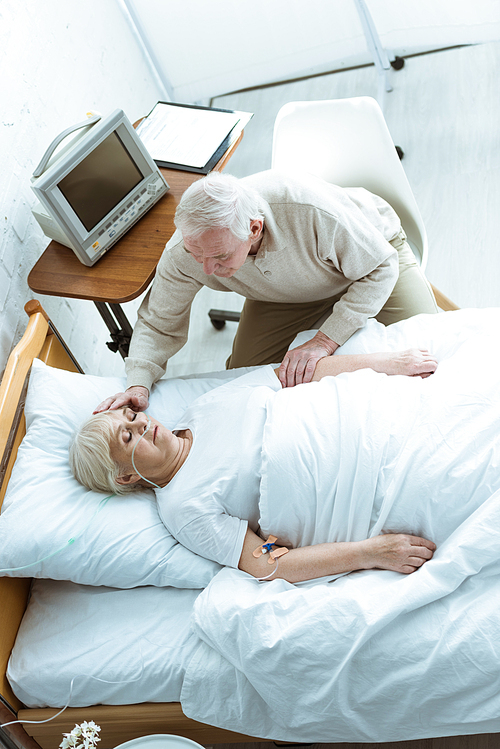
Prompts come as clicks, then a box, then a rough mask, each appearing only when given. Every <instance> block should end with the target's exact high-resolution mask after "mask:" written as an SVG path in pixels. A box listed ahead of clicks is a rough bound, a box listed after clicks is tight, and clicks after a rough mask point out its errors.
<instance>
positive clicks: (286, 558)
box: [238, 529, 436, 583]
mask: <svg viewBox="0 0 500 749" xmlns="http://www.w3.org/2000/svg"><path fill="white" fill-rule="evenodd" d="M263 543H264V541H263V540H262V538H260V536H257V534H255V533H254V532H253V531H251V530H250V529H248V530H247V533H246V536H245V540H244V543H243V551H242V553H241V557H240V562H239V565H238V566H239V569H240V570H243V571H244V572H248V573H249V574H250V575H253V576H254V577H258V578H264V577H267V576H268V575H269V574H270V573H271V572H272V571H273V570H274V569H275V568H276V563H275V562H273V564H269V555H268V554H263V555H262V556H259V557H257V558H256V557H254V555H253V552H254V551H255V549H257V548H258V547H259V546H261V545H262V544H263ZM278 543H279V539H278ZM435 550H436V544H434V543H433V542H432V541H427V539H425V538H419V537H418V536H409V535H406V534H401V533H397V534H396V533H386V534H383V535H382V536H375V537H374V538H368V539H366V541H348V542H343V543H326V544H317V545H316V546H304V547H302V548H299V549H290V551H289V552H288V553H287V554H284V555H283V556H281V557H280V558H279V565H278V569H277V570H276V572H275V574H274V575H273V576H272V577H271V578H270V580H275V579H276V578H282V579H284V580H288V582H290V583H298V582H301V581H303V580H313V579H314V578H317V577H324V576H327V575H340V574H342V573H344V572H353V571H354V570H369V569H375V568H376V569H382V570H394V571H395V572H401V573H403V574H409V573H410V572H415V570H417V569H418V568H419V567H421V566H422V565H423V564H424V562H426V561H427V560H428V559H431V558H432V555H433V554H434V551H435Z"/></svg>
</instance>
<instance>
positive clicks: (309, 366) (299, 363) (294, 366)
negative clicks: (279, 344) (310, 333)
mask: <svg viewBox="0 0 500 749" xmlns="http://www.w3.org/2000/svg"><path fill="white" fill-rule="evenodd" d="M337 349H338V344H337V343H335V341H332V340H331V338H328V336H326V335H325V334H324V333H322V332H321V331H319V330H318V332H317V333H316V335H315V336H314V337H313V338H311V340H310V341H306V343H303V344H302V346H297V348H294V349H291V350H290V351H287V353H286V356H285V358H284V359H283V361H282V362H281V365H280V368H279V370H278V377H279V379H280V382H281V384H282V386H283V387H284V388H286V387H293V386H294V385H300V384H301V383H303V382H311V380H312V378H313V375H314V370H315V369H316V364H317V363H318V361H319V360H320V359H323V357H325V356H331V354H333V353H334V352H335V351H336V350H337Z"/></svg>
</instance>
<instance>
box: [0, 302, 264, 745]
mask: <svg viewBox="0 0 500 749" xmlns="http://www.w3.org/2000/svg"><path fill="white" fill-rule="evenodd" d="M25 310H26V312H27V314H28V315H29V321H28V326H27V329H26V332H25V334H24V336H23V337H22V339H21V341H20V342H19V343H18V345H17V346H16V347H15V348H14V350H13V351H12V354H11V355H10V357H9V360H8V363H7V367H6V369H5V373H4V376H3V379H2V383H1V385H0V455H2V463H1V467H0V482H1V485H0V507H1V505H2V502H3V498H4V495H5V490H6V487H7V484H8V481H9V478H10V475H11V471H12V466H13V464H14V461H15V458H16V455H17V449H18V447H19V445H20V443H21V440H22V438H23V437H24V434H25V432H26V426H25V421H24V412H23V408H24V401H25V394H26V389H27V382H28V375H29V371H30V367H31V363H32V361H33V359H34V358H38V359H41V360H42V361H44V362H45V363H46V364H49V365H50V366H53V367H56V368H58V369H66V370H69V371H73V372H76V371H80V372H81V371H82V370H81V368H80V367H79V365H78V363H77V362H76V361H75V359H74V358H73V356H72V355H71V353H70V351H69V349H68V348H67V347H66V346H65V344H64V342H63V340H62V339H61V337H60V336H59V334H58V333H57V330H56V329H55V328H54V327H53V325H52V324H51V323H50V321H49V319H48V317H47V315H46V313H45V312H44V311H43V309H42V307H41V305H40V304H39V302H36V301H32V302H28V304H27V305H26V307H25ZM30 587H31V580H30V579H27V578H8V577H2V578H0V723H7V722H9V721H11V720H16V718H17V719H19V720H20V721H21V724H16V725H13V726H8V727H6V728H5V729H0V742H1V740H2V739H3V741H4V743H5V744H6V745H7V746H12V745H13V744H14V745H17V746H19V747H22V749H40V747H41V749H57V747H58V746H59V744H60V742H61V741H62V733H63V732H68V731H71V729H72V728H73V727H74V725H75V723H81V722H82V721H83V720H93V721H95V722H96V723H97V724H98V725H100V726H101V728H102V731H101V734H100V735H101V743H100V744H99V747H100V749H108V747H114V746H116V745H117V744H120V743H122V742H124V741H128V740H129V739H133V738H137V737H139V736H144V735H147V734H155V733H169V734H175V735H180V736H186V737H187V738H190V739H192V740H193V741H196V742H198V743H199V744H204V745H206V744H215V743H241V742H248V741H251V742H254V741H258V739H254V738H249V737H247V736H242V735H241V734H237V733H231V732H230V731H225V730H222V729H219V728H214V727H213V726H207V725H204V724H203V723H198V722H196V721H193V720H190V719H189V718H186V716H185V715H184V713H183V712H182V710H181V706H180V704H179V703H176V702H173V703H143V704H139V705H116V706H115V705H97V706H95V707H86V708H68V709H66V710H65V711H64V712H63V713H62V715H60V716H59V717H57V718H55V719H54V720H51V721H50V722H48V723H42V724H40V725H36V724H30V723H27V722H25V721H30V720H33V721H41V720H46V719H47V718H50V717H52V716H53V715H55V714H56V713H57V712H58V710H57V709H53V708H43V709H28V708H25V707H24V706H23V705H22V704H21V702H20V701H19V700H18V699H17V697H16V696H15V695H14V693H13V692H12V689H11V687H10V685H9V682H8V680H7V677H6V670H7V663H8V660H9V657H10V653H11V650H12V648H13V646H14V641H15V639H16V635H17V631H18V629H19V626H20V624H21V619H22V617H23V614H24V611H25V609H26V605H27V602H28V598H29V593H30ZM61 707H62V705H61ZM0 745H1V744H0Z"/></svg>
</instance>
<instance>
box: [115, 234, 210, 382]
mask: <svg viewBox="0 0 500 749" xmlns="http://www.w3.org/2000/svg"><path fill="white" fill-rule="evenodd" d="M174 240H176V241H175V244H173V246H171V243H172V242H173V241H174ZM178 252H184V250H183V248H182V241H181V242H179V240H178V237H177V236H176V235H174V237H173V238H172V240H171V241H170V242H169V243H168V244H167V247H166V248H165V250H164V252H163V255H162V257H161V259H160V262H159V263H158V267H157V271H156V276H155V279H154V281H153V285H152V287H151V289H150V290H149V291H148V293H147V294H146V296H145V298H144V300H143V302H142V304H141V306H140V307H139V311H138V317H137V322H136V324H135V327H134V332H133V335H132V339H131V341H130V349H129V356H128V357H127V358H126V359H125V368H126V372H127V387H131V386H132V385H142V386H143V387H146V388H148V390H151V387H152V385H153V384H154V383H155V382H156V381H157V380H159V379H160V377H162V376H163V374H164V373H165V369H166V366H167V361H168V359H170V357H171V356H173V355H174V354H175V353H176V352H177V351H179V349H181V348H182V347H183V346H184V344H185V343H186V341H187V336H188V329H189V316H190V312H191V304H192V301H193V299H194V297H195V296H196V294H197V293H198V291H199V290H200V289H201V287H202V284H201V283H200V282H199V281H196V280H195V279H194V278H191V277H189V276H187V275H185V274H184V273H182V271H180V270H179V269H178V267H177V264H176V262H175V256H176V254H177V253H178Z"/></svg>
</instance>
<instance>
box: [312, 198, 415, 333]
mask: <svg viewBox="0 0 500 749" xmlns="http://www.w3.org/2000/svg"><path fill="white" fill-rule="evenodd" d="M329 224H330V222H326V226H328V225H329ZM330 226H331V224H330ZM399 226H400V225H399ZM318 251H319V254H320V256H321V257H322V259H323V260H324V261H327V262H331V263H332V264H333V265H334V266H335V267H336V268H337V269H338V270H339V271H341V273H342V274H343V276H344V277H345V278H346V279H347V280H348V281H350V282H351V283H350V285H349V286H348V287H347V289H346V291H345V293H344V294H343V296H342V297H341V298H340V300H339V301H338V302H337V303H336V304H335V306H334V308H333V312H332V314H331V315H330V317H329V318H328V319H327V320H326V321H325V323H324V324H323V325H322V326H321V331H322V332H323V333H325V335H327V336H328V337H329V338H331V339H332V340H333V341H335V343H338V344H339V346H341V345H342V344H343V343H345V342H346V341H347V340H348V338H350V337H351V335H353V333H355V332H356V330H359V328H362V327H363V326H364V325H365V323H366V321H367V319H368V318H369V317H374V316H375V315H376V314H377V313H378V312H380V310H381V309H382V307H383V306H384V304H385V302H386V301H387V300H388V298H389V296H390V295H391V292H392V290H393V288H394V286H395V284H396V281H397V280H398V275H399V259H398V253H397V250H396V249H395V248H394V247H393V246H392V244H391V243H390V242H389V241H388V240H387V239H386V238H385V237H384V236H383V235H382V234H381V232H380V231H379V230H378V229H377V228H375V227H374V226H373V224H372V223H371V222H370V221H369V220H368V219H367V217H366V216H365V215H364V214H363V213H362V212H361V211H360V210H359V208H358V207H357V206H355V205H354V204H352V205H351V207H350V210H349V211H346V212H344V213H343V215H341V216H340V220H339V218H338V217H337V221H336V222H335V229H334V231H333V234H332V233H331V232H329V233H328V234H327V235H326V236H325V235H323V238H322V241H320V243H319V246H318Z"/></svg>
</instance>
